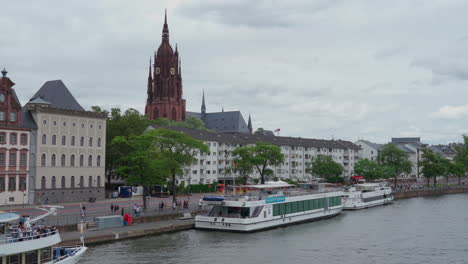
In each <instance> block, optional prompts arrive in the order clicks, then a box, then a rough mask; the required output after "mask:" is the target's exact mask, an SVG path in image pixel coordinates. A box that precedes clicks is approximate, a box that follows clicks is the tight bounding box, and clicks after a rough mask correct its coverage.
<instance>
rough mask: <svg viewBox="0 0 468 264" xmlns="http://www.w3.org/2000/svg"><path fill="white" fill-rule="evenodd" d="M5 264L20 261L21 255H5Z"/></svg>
mask: <svg viewBox="0 0 468 264" xmlns="http://www.w3.org/2000/svg"><path fill="white" fill-rule="evenodd" d="M6 263H7V264H20V263H21V255H20V254H18V255H11V256H8V257H7V262H6Z"/></svg>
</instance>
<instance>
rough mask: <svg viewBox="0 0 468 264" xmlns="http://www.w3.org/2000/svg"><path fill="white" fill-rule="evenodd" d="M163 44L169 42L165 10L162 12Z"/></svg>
mask: <svg viewBox="0 0 468 264" xmlns="http://www.w3.org/2000/svg"><path fill="white" fill-rule="evenodd" d="M162 40H163V42H169V26H168V25H167V9H165V11H164V26H163V31H162Z"/></svg>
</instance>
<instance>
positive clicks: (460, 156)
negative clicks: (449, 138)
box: [455, 135, 468, 178]
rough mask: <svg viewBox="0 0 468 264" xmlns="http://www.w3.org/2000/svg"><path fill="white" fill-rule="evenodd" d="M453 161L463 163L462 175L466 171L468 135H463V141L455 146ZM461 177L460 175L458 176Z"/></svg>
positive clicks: (467, 165)
mask: <svg viewBox="0 0 468 264" xmlns="http://www.w3.org/2000/svg"><path fill="white" fill-rule="evenodd" d="M455 150H456V152H457V154H456V155H455V162H457V163H459V164H463V169H464V172H463V176H464V175H465V174H466V172H468V135H463V143H461V144H458V145H456V146H455ZM460 178H461V176H460Z"/></svg>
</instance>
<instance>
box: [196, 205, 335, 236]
mask: <svg viewBox="0 0 468 264" xmlns="http://www.w3.org/2000/svg"><path fill="white" fill-rule="evenodd" d="M342 210H343V205H340V206H335V207H333V208H329V209H327V210H324V209H318V210H313V211H308V212H301V213H294V214H291V215H285V216H275V217H273V218H272V219H265V220H262V219H261V217H258V218H259V219H258V218H257V219H225V221H224V222H222V221H220V218H216V217H208V216H197V217H196V218H195V228H196V229H209V230H221V231H234V232H255V231H260V230H264V229H271V228H275V227H280V226H285V225H292V224H298V223H302V222H308V221H315V220H320V219H324V218H329V217H333V216H336V215H338V214H339V213H340V212H341V211H342Z"/></svg>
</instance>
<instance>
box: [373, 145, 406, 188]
mask: <svg viewBox="0 0 468 264" xmlns="http://www.w3.org/2000/svg"><path fill="white" fill-rule="evenodd" d="M378 158H379V161H380V164H381V165H382V166H385V167H387V169H386V170H387V171H388V173H389V174H390V175H391V176H392V177H393V178H394V181H395V187H396V185H397V181H398V176H400V174H402V173H407V174H409V173H411V170H412V168H413V165H412V164H411V162H410V161H409V160H408V155H407V154H406V153H405V152H404V151H403V150H401V149H399V148H398V147H397V146H396V145H395V144H391V143H389V144H386V145H385V146H383V148H382V149H381V150H380V153H379V157H378Z"/></svg>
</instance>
